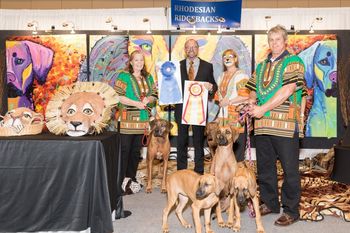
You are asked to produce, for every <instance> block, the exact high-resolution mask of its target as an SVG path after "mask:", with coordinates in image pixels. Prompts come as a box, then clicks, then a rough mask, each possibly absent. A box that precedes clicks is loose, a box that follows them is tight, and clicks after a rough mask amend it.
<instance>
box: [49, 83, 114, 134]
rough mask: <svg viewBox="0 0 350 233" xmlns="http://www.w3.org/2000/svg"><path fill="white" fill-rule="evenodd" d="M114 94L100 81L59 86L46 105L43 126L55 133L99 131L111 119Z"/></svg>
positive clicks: (97, 132)
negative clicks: (44, 124) (44, 123)
mask: <svg viewBox="0 0 350 233" xmlns="http://www.w3.org/2000/svg"><path fill="white" fill-rule="evenodd" d="M118 102H119V97H118V94H117V93H116V92H115V91H114V89H113V88H112V87H111V86H109V85H108V84H105V83H102V82H77V83H74V84H72V85H68V86H63V87H61V88H60V89H59V90H58V91H57V92H56V93H55V94H54V96H53V97H52V99H51V100H50V102H49V103H48V105H47V108H46V113H45V115H46V126H47V128H48V129H49V131H50V132H51V133H53V134H56V135H61V134H67V135H69V136H72V137H78V136H83V135H86V134H99V133H101V132H102V130H103V129H104V128H105V127H106V126H107V124H108V121H109V120H110V118H111V113H112V108H114V107H115V106H116V105H117V103H118Z"/></svg>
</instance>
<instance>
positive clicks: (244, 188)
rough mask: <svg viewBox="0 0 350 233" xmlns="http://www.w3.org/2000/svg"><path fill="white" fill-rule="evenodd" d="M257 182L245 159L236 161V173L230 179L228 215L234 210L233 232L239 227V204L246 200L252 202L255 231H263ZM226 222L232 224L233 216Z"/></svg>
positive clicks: (260, 232) (231, 214)
mask: <svg viewBox="0 0 350 233" xmlns="http://www.w3.org/2000/svg"><path fill="white" fill-rule="evenodd" d="M256 192H257V184H256V177H255V174H254V171H253V170H252V169H251V167H250V165H249V164H247V162H246V161H243V162H240V163H238V166H237V171H236V175H235V176H234V177H233V178H232V180H231V189H230V194H231V200H230V209H229V216H233V212H235V216H236V219H235V224H234V225H232V229H233V231H234V232H238V231H239V230H240V229H241V222H240V221H241V216H240V209H239V206H244V204H246V203H247V201H250V200H251V201H252V202H253V207H254V210H255V221H256V231H257V232H258V233H264V232H265V230H264V227H263V225H262V221H261V214H260V210H259V199H258V197H257V195H256ZM228 222H229V223H231V224H233V218H231V219H228Z"/></svg>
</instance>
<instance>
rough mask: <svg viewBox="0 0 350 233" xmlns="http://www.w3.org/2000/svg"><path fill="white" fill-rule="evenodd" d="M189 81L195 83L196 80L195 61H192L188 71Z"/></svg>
mask: <svg viewBox="0 0 350 233" xmlns="http://www.w3.org/2000/svg"><path fill="white" fill-rule="evenodd" d="M188 80H190V81H193V80H194V67H193V61H190V67H189V69H188Z"/></svg>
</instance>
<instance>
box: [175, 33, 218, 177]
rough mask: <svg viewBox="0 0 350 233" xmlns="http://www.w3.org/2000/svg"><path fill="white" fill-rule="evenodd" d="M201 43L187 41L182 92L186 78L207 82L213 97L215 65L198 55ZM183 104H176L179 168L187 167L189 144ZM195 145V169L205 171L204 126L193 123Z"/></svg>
mask: <svg viewBox="0 0 350 233" xmlns="http://www.w3.org/2000/svg"><path fill="white" fill-rule="evenodd" d="M198 50H199V45H198V43H197V41H196V40H194V39H189V40H187V41H186V43H185V53H186V59H184V60H182V61H180V69H181V85H182V93H183V90H184V85H185V80H190V81H201V82H205V83H204V86H205V88H206V89H207V90H208V91H209V98H213V97H214V94H215V92H216V90H217V88H218V87H217V85H216V83H215V79H214V75H213V65H212V64H211V63H208V62H206V61H204V60H202V59H200V58H199V57H198ZM182 106H183V104H176V105H175V120H176V123H177V125H178V137H177V170H181V169H187V146H188V129H189V125H185V124H182V123H181V116H182ZM192 131H193V146H194V163H195V166H194V171H195V172H197V173H199V174H203V173H204V151H203V149H204V126H197V125H192Z"/></svg>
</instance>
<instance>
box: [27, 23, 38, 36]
mask: <svg viewBox="0 0 350 233" xmlns="http://www.w3.org/2000/svg"><path fill="white" fill-rule="evenodd" d="M27 27H29V28H31V27H32V28H33V31H32V34H33V35H36V34H38V28H39V23H38V21H36V20H33V21H31V22H29V23H27Z"/></svg>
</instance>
